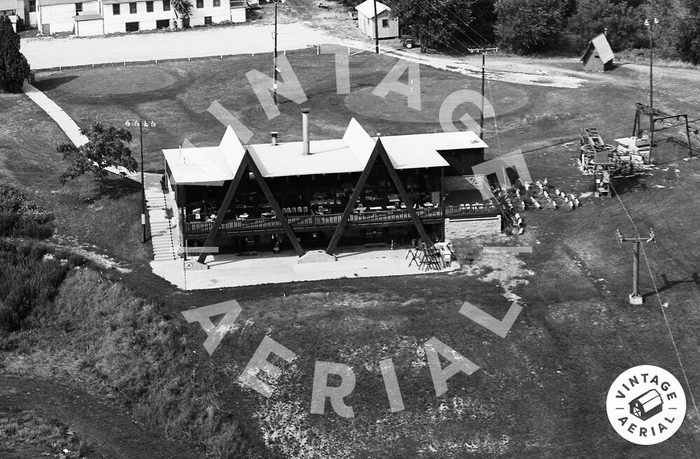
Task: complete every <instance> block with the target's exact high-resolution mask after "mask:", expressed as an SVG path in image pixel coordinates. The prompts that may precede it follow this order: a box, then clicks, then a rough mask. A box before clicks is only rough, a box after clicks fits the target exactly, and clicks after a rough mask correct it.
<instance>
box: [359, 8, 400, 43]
mask: <svg viewBox="0 0 700 459" xmlns="http://www.w3.org/2000/svg"><path fill="white" fill-rule="evenodd" d="M374 3H375V0H365V1H364V2H362V3H360V4H359V5H357V6H356V7H355V9H356V10H357V26H358V27H359V28H360V30H361V31H362V32H363V33H364V34H365V35H367V36H368V37H370V38H371V39H374V38H375V36H374V31H375V28H374V23H375V21H377V25H378V29H377V30H378V31H379V39H380V40H381V39H384V38H397V37H398V36H399V20H398V19H397V18H394V17H392V16H391V8H389V7H388V6H386V5H385V4H383V3H380V2H376V3H377V10H376V11H377V14H376V15H375V14H374V11H375V9H374ZM375 16H376V17H375Z"/></svg>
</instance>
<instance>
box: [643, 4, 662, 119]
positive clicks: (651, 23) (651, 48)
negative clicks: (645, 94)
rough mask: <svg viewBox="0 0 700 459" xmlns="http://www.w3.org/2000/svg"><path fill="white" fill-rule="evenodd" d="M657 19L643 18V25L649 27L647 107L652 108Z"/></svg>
mask: <svg viewBox="0 0 700 459" xmlns="http://www.w3.org/2000/svg"><path fill="white" fill-rule="evenodd" d="M658 23H659V20H658V19H657V18H654V19H652V20H649V19H645V20H644V25H645V26H647V27H648V28H649V107H650V108H652V109H653V108H654V25H656V24H658Z"/></svg>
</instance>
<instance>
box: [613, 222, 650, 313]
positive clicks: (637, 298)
mask: <svg viewBox="0 0 700 459" xmlns="http://www.w3.org/2000/svg"><path fill="white" fill-rule="evenodd" d="M617 241H618V242H619V243H623V242H633V243H634V258H633V259H632V293H631V294H630V295H629V301H630V304H631V305H632V306H639V305H641V304H642V303H643V302H644V298H643V297H642V296H641V295H640V294H639V246H640V244H641V243H642V242H646V243H649V242H656V237H655V236H654V230H653V229H650V230H649V237H648V238H643V237H639V234H637V235H636V237H624V236H623V235H622V233H621V232H620V230H619V229H618V230H617Z"/></svg>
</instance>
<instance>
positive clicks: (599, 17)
mask: <svg viewBox="0 0 700 459" xmlns="http://www.w3.org/2000/svg"><path fill="white" fill-rule="evenodd" d="M642 23H643V19H642V17H641V12H640V11H639V9H635V8H632V7H631V6H629V5H628V4H627V3H625V2H624V1H622V2H621V1H619V0H578V1H577V2H576V12H575V13H574V14H573V16H571V17H570V18H569V21H568V27H567V31H568V32H569V34H570V38H571V40H570V41H571V45H572V46H573V48H574V50H582V49H583V47H584V46H585V44H586V43H588V41H589V40H591V39H592V38H593V37H595V36H596V35H598V34H601V33H603V32H605V31H606V30H607V39H608V41H609V42H610V46H611V47H612V48H613V50H620V49H629V48H633V47H636V46H639V45H640V44H641V41H640V40H643V39H644V35H643V34H642V33H643V29H642V28H641V24H642Z"/></svg>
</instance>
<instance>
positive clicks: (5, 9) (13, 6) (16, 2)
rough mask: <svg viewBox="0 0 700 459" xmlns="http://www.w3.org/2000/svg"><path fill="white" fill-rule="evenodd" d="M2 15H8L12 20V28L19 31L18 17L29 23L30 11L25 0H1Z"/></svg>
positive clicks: (0, 9) (0, 14) (0, 11)
mask: <svg viewBox="0 0 700 459" xmlns="http://www.w3.org/2000/svg"><path fill="white" fill-rule="evenodd" d="M0 16H8V17H9V18H10V21H11V22H12V28H13V29H14V30H15V32H17V19H22V21H24V22H25V24H27V23H28V22H29V12H28V11H27V4H26V3H25V1H24V0H0Z"/></svg>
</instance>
